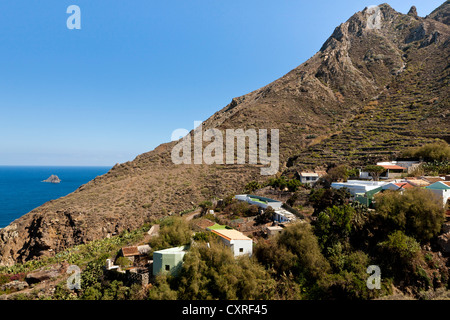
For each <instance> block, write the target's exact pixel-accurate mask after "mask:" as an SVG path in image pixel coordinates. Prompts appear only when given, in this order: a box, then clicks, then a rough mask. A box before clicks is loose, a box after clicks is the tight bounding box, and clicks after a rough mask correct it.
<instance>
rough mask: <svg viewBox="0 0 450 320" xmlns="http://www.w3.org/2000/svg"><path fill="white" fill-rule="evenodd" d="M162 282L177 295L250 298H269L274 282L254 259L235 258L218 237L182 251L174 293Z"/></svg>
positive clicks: (180, 296)
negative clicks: (207, 244) (206, 244)
mask: <svg viewBox="0 0 450 320" xmlns="http://www.w3.org/2000/svg"><path fill="white" fill-rule="evenodd" d="M169 282H170V280H169ZM163 284H164V283H163ZM165 285H166V288H165V290H164V291H165V292H168V293H169V295H173V296H177V297H178V299H187V300H191V299H200V300H205V299H222V300H224V299H225V300H230V299H240V300H253V299H268V298H270V297H271V292H272V290H273V288H274V287H275V282H274V280H273V279H271V278H270V274H269V273H268V272H267V271H266V270H265V269H264V268H263V267H262V266H261V265H259V264H257V263H256V262H255V261H254V260H252V259H250V258H248V257H239V258H235V257H234V256H233V254H232V252H231V250H230V249H229V248H228V247H225V246H224V245H223V244H222V243H221V242H220V241H217V242H216V241H212V242H211V243H210V247H207V246H194V247H192V248H191V250H190V251H189V252H188V253H187V254H186V255H185V258H184V263H183V267H182V270H181V272H180V275H179V277H178V279H173V281H172V286H171V287H172V288H173V289H176V290H177V294H176V295H175V294H173V293H172V292H171V291H169V290H168V288H167V284H165ZM155 296H156V295H154V297H155ZM159 296H161V295H159ZM156 297H157V296H156Z"/></svg>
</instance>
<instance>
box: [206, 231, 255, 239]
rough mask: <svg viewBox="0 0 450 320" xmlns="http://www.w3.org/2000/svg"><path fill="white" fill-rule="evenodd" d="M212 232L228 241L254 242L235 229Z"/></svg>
mask: <svg viewBox="0 0 450 320" xmlns="http://www.w3.org/2000/svg"><path fill="white" fill-rule="evenodd" d="M211 232H213V233H215V234H217V235H218V236H220V237H222V238H225V239H227V240H252V239H250V238H249V237H247V236H246V235H245V234H243V233H242V232H240V231H237V230H234V229H219V230H214V229H213V230H211Z"/></svg>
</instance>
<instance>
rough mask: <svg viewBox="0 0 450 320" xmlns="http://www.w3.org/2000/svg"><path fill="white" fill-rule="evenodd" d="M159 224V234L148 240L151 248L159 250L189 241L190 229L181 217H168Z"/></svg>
mask: <svg viewBox="0 0 450 320" xmlns="http://www.w3.org/2000/svg"><path fill="white" fill-rule="evenodd" d="M160 225H161V229H160V231H159V236H158V237H155V238H153V239H152V240H151V241H150V245H151V247H152V249H154V250H159V249H165V248H170V247H177V246H181V245H185V244H188V243H190V241H191V234H192V231H191V229H190V228H189V225H188V224H187V223H186V222H185V220H184V219H183V218H180V217H169V218H166V219H165V220H163V221H162V222H161V224H160Z"/></svg>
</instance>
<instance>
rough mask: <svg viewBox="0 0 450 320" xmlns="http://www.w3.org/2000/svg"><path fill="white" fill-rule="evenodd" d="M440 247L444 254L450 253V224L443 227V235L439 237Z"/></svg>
mask: <svg viewBox="0 0 450 320" xmlns="http://www.w3.org/2000/svg"><path fill="white" fill-rule="evenodd" d="M437 243H438V245H439V246H440V247H441V250H442V252H444V253H450V223H449V222H447V223H444V225H443V227H442V234H441V235H440V236H439V237H438V241H437Z"/></svg>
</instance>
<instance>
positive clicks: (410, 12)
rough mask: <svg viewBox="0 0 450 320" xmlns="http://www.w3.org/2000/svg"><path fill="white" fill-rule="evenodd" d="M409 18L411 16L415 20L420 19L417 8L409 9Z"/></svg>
mask: <svg viewBox="0 0 450 320" xmlns="http://www.w3.org/2000/svg"><path fill="white" fill-rule="evenodd" d="M408 16H411V17H414V18H417V17H418V15H417V8H416V6H412V7H411V9H409V11H408Z"/></svg>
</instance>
